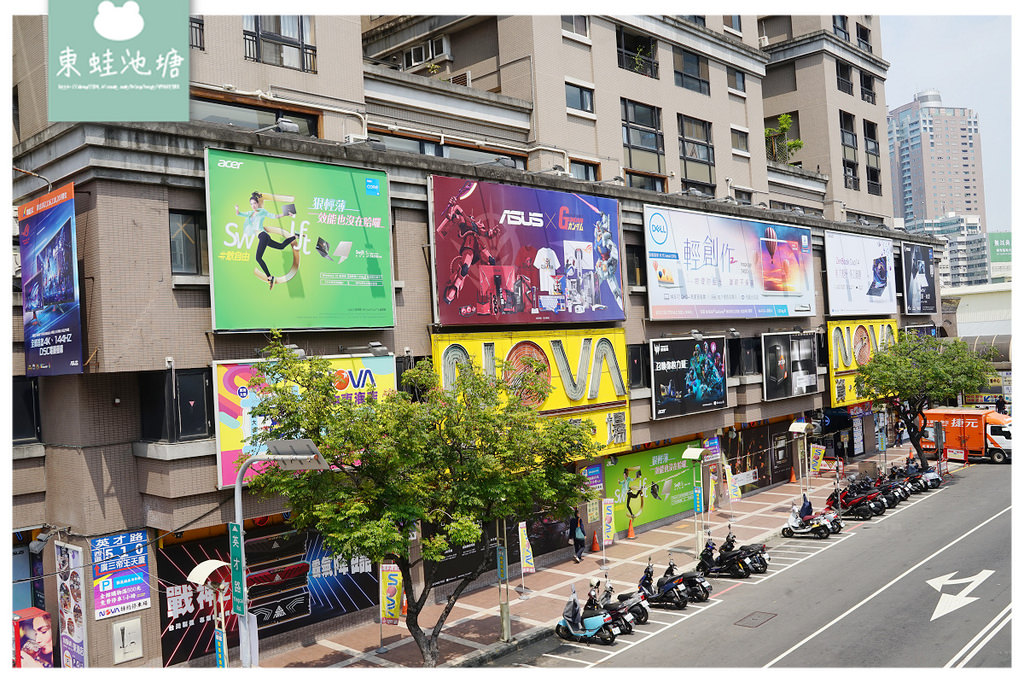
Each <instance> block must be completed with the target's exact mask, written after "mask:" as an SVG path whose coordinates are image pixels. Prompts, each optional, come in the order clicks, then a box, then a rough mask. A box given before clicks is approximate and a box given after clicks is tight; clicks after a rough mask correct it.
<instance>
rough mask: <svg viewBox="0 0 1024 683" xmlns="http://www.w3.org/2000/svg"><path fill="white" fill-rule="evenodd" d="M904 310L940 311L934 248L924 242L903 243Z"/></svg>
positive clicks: (917, 311)
mask: <svg viewBox="0 0 1024 683" xmlns="http://www.w3.org/2000/svg"><path fill="white" fill-rule="evenodd" d="M902 246H903V312H904V313H907V314H908V315H920V314H926V313H938V297H937V296H936V293H935V260H934V253H935V252H934V250H933V249H932V248H931V247H928V246H925V245H923V244H913V243H911V242H904V243H903V245H902Z"/></svg>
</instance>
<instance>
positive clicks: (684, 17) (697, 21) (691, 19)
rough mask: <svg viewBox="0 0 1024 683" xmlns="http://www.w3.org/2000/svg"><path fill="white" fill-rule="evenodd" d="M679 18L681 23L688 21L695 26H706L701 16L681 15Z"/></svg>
mask: <svg viewBox="0 0 1024 683" xmlns="http://www.w3.org/2000/svg"><path fill="white" fill-rule="evenodd" d="M679 18H680V19H682V20H683V21H688V22H690V23H691V24H697V26H704V27H706V26H707V22H706V21H705V20H704V15H703V14H681V15H679Z"/></svg>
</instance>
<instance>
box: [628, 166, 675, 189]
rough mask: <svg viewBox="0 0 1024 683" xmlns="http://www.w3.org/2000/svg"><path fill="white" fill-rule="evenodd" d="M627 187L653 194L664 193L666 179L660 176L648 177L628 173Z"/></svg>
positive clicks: (643, 174) (642, 174)
mask: <svg viewBox="0 0 1024 683" xmlns="http://www.w3.org/2000/svg"><path fill="white" fill-rule="evenodd" d="M626 186H627V187H634V188H636V189H638V190H650V191H651V192H664V191H665V179H664V178H662V177H659V176H653V175H647V174H645V173H631V172H629V171H627V172H626Z"/></svg>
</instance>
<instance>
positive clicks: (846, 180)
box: [843, 160, 860, 190]
mask: <svg viewBox="0 0 1024 683" xmlns="http://www.w3.org/2000/svg"><path fill="white" fill-rule="evenodd" d="M843 185H844V186H845V187H846V189H848V190H859V189H860V178H859V177H857V164H856V163H855V162H853V161H846V160H844V161H843Z"/></svg>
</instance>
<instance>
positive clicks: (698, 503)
mask: <svg viewBox="0 0 1024 683" xmlns="http://www.w3.org/2000/svg"><path fill="white" fill-rule="evenodd" d="M703 512H704V487H703V486H694V487H693V513H694V514H695V515H699V514H701V513H703Z"/></svg>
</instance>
